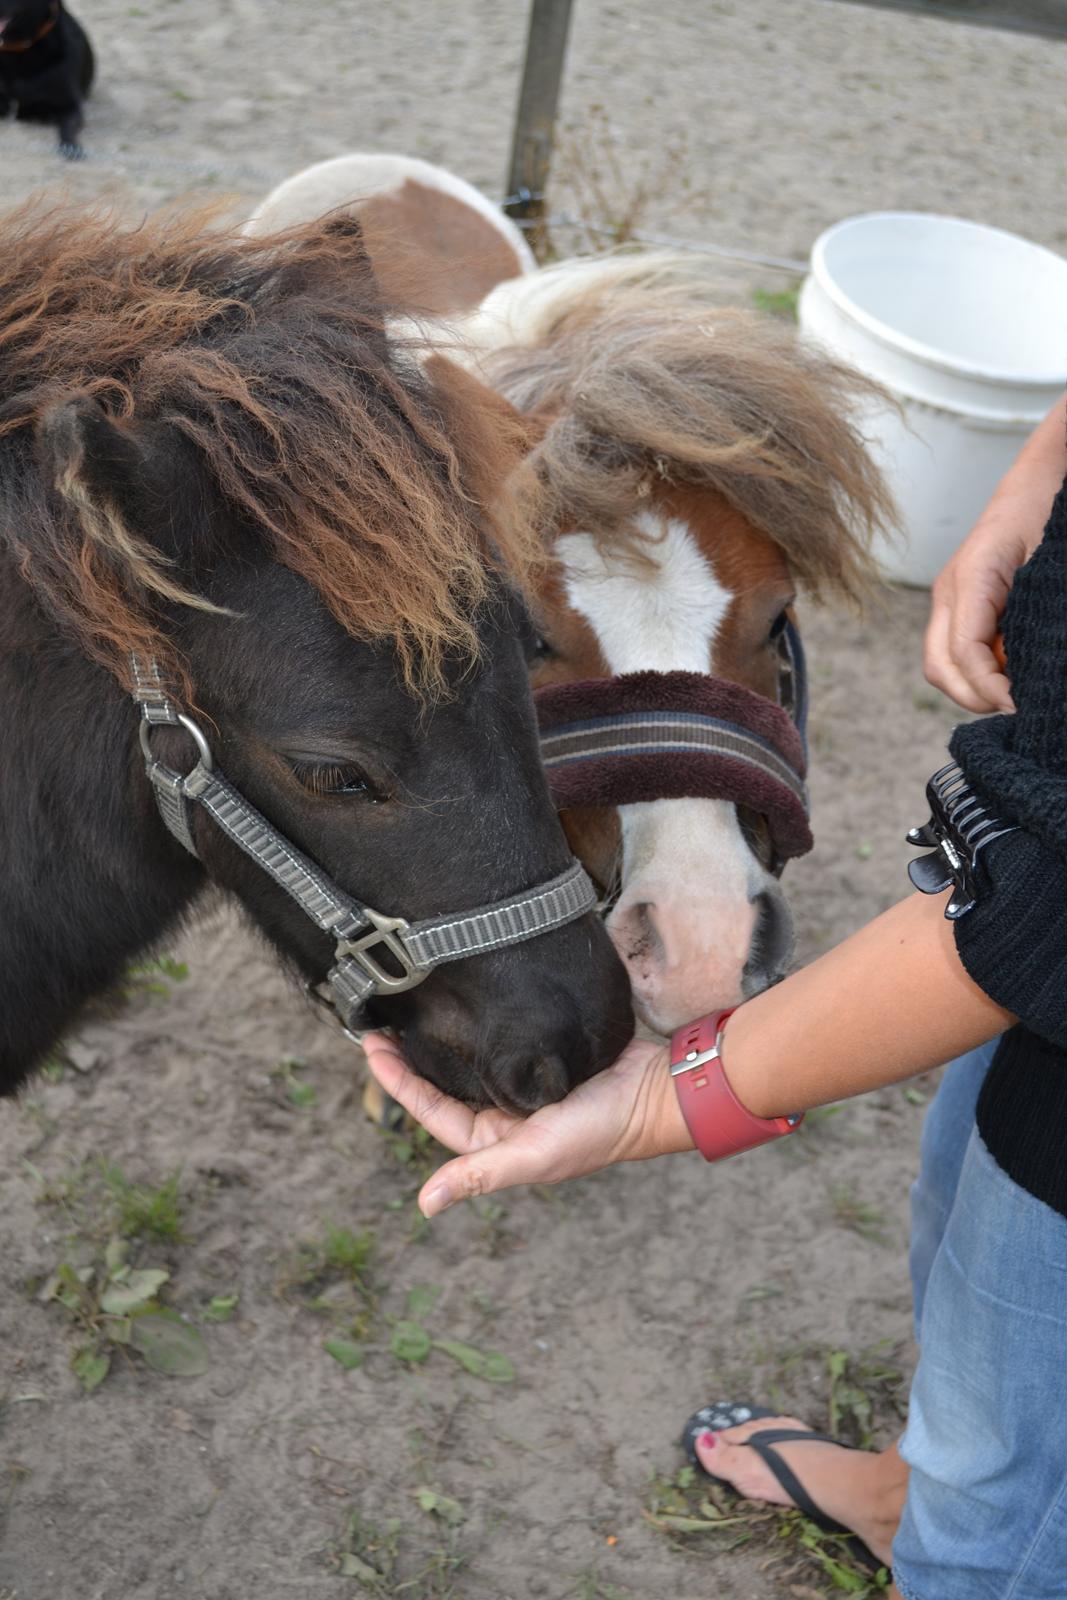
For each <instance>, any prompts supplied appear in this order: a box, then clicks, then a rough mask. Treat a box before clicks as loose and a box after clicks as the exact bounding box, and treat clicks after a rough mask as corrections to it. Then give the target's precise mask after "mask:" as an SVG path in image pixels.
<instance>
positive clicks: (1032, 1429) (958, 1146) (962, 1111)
mask: <svg viewBox="0 0 1067 1600" xmlns="http://www.w3.org/2000/svg"><path fill="white" fill-rule="evenodd" d="M995 1048H996V1041H994V1043H993V1044H991V1045H987V1046H984V1047H983V1049H981V1050H977V1051H973V1052H972V1053H971V1054H970V1055H968V1056H962V1057H961V1058H960V1059H959V1061H956V1062H953V1063H952V1065H951V1066H950V1067H949V1069H948V1071H947V1073H946V1075H945V1079H944V1082H943V1084H942V1087H941V1089H940V1090H939V1092H938V1094H937V1097H936V1099H935V1100H934V1103H933V1105H932V1106H931V1107H930V1111H929V1113H928V1114H927V1119H926V1126H925V1127H924V1129H923V1140H922V1164H921V1170H920V1176H919V1179H918V1181H917V1183H916V1184H915V1186H914V1188H913V1190H912V1248H911V1270H912V1282H913V1288H914V1295H915V1319H916V1335H917V1338H918V1341H919V1346H920V1351H921V1354H920V1358H919V1365H918V1368H917V1369H916V1373H915V1380H914V1382H913V1384H912V1391H911V1404H910V1408H909V1413H908V1426H907V1429H906V1431H905V1434H904V1438H903V1441H902V1443H901V1447H900V1453H901V1455H902V1457H903V1458H904V1460H905V1461H906V1462H907V1463H908V1465H909V1467H910V1469H911V1475H910V1478H909V1482H908V1494H907V1499H906V1501H905V1505H904V1515H903V1517H902V1519H901V1524H900V1528H899V1530H898V1532H897V1536H896V1539H895V1541H894V1543H893V1577H894V1579H895V1581H896V1584H897V1587H898V1589H899V1590H900V1592H901V1594H902V1595H903V1596H904V1597H905V1600H1065V1597H1067V1219H1065V1218H1064V1217H1062V1216H1060V1215H1059V1213H1058V1212H1056V1211H1053V1210H1052V1209H1051V1207H1049V1206H1047V1205H1045V1204H1044V1203H1043V1202H1042V1201H1040V1200H1036V1199H1035V1198H1034V1197H1033V1196H1032V1195H1031V1194H1028V1193H1027V1191H1026V1190H1025V1189H1021V1188H1020V1187H1019V1186H1018V1184H1016V1183H1013V1182H1012V1180H1011V1179H1010V1178H1009V1177H1008V1176H1007V1174H1006V1173H1005V1172H1003V1171H1002V1170H1001V1168H1000V1167H998V1166H997V1164H996V1162H995V1161H994V1160H993V1158H992V1156H991V1155H990V1154H989V1152H988V1150H987V1149H986V1147H985V1145H984V1143H983V1142H982V1139H981V1138H980V1136H979V1134H978V1130H977V1128H976V1127H975V1123H974V1105H975V1101H976V1099H977V1097H978V1091H979V1089H980V1088H981V1084H982V1079H983V1078H984V1077H985V1073H986V1069H987V1068H988V1065H989V1062H990V1060H991V1059H992V1055H993V1051H994V1050H995ZM1020 1087H1021V1089H1022V1092H1025V1089H1024V1088H1023V1087H1022V1086H1020ZM1065 1158H1067V1154H1065Z"/></svg>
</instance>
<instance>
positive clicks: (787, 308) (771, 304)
mask: <svg viewBox="0 0 1067 1600" xmlns="http://www.w3.org/2000/svg"><path fill="white" fill-rule="evenodd" d="M799 300H800V284H799V283H794V284H793V285H792V287H791V288H789V289H753V291H752V304H753V305H754V306H755V307H756V310H757V311H765V312H766V313H767V314H768V315H769V316H772V317H786V318H788V320H789V321H790V322H796V320H797V305H798V302H799Z"/></svg>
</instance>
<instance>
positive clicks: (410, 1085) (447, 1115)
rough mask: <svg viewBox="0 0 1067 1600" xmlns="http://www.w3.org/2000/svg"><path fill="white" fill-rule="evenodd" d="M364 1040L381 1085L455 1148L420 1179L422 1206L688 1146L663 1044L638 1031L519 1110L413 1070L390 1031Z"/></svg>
mask: <svg viewBox="0 0 1067 1600" xmlns="http://www.w3.org/2000/svg"><path fill="white" fill-rule="evenodd" d="M363 1048H364V1050H365V1051H366V1054H367V1061H368V1063H369V1065H370V1069H371V1071H372V1072H373V1073H374V1076H375V1077H376V1078H377V1080H378V1082H379V1083H380V1084H381V1086H382V1088H383V1089H384V1090H385V1092H386V1094H389V1095H392V1097H393V1099H394V1100H396V1101H398V1102H399V1103H400V1105H402V1106H403V1107H404V1110H405V1111H408V1112H410V1114H411V1115H412V1116H413V1117H414V1118H415V1120H416V1122H419V1123H421V1124H422V1126H423V1127H424V1128H425V1129H426V1130H427V1132H428V1133H430V1134H432V1135H433V1137H434V1138H435V1139H437V1140H439V1141H440V1143H441V1144H443V1145H446V1146H447V1147H448V1148H449V1149H450V1150H455V1151H457V1152H458V1159H457V1160H455V1161H449V1162H446V1163H445V1165H444V1166H443V1167H440V1168H439V1169H438V1171H437V1172H435V1173H434V1175H433V1176H432V1177H431V1178H429V1179H428V1180H427V1181H426V1183H425V1184H424V1185H423V1187H422V1190H421V1191H420V1194H419V1207H420V1209H421V1210H422V1212H423V1214H424V1215H425V1216H428V1217H432V1216H435V1215H436V1214H437V1213H438V1212H440V1211H443V1210H444V1209H445V1208H446V1206H450V1205H451V1204H452V1203H453V1202H454V1201H456V1200H464V1199H470V1198H472V1197H473V1196H475V1195H480V1194H489V1193H491V1192H492V1191H493V1190H495V1189H507V1188H511V1187H512V1186H513V1185H515V1184H519V1183H558V1182H560V1180H561V1179H563V1178H580V1177H582V1176H584V1174H586V1173H588V1172H596V1171H597V1170H598V1169H599V1168H600V1167H607V1166H611V1165H612V1164H613V1163H614V1162H617V1161H637V1160H641V1159H643V1158H645V1157H646V1156H653V1155H662V1154H665V1153H666V1152H667V1151H669V1150H685V1149H692V1141H691V1140H690V1139H689V1137H688V1134H687V1133H686V1131H685V1125H684V1122H683V1121H682V1118H681V1114H680V1112H679V1111H678V1108H677V1100H676V1097H675V1095H674V1093H673V1089H672V1088H671V1084H670V1078H669V1075H668V1073H667V1052H666V1050H665V1048H664V1046H663V1045H660V1044H656V1043H654V1042H652V1041H651V1040H647V1039H634V1040H633V1041H632V1042H631V1043H630V1044H629V1045H628V1046H627V1047H626V1049H625V1050H624V1051H623V1053H622V1055H621V1056H620V1057H619V1059H618V1060H617V1061H616V1062H615V1063H614V1064H613V1065H612V1066H610V1067H608V1068H607V1069H606V1070H605V1071H604V1072H599V1073H597V1075H596V1077H594V1078H589V1079H587V1081H586V1082H585V1083H582V1084H579V1085H578V1087H577V1088H576V1089H572V1090H571V1092H570V1094H568V1095H567V1097H566V1098H565V1099H564V1100H559V1101H557V1102H556V1103H555V1104H554V1105H548V1106H543V1107H542V1109H541V1110H540V1111H535V1112H534V1114H533V1115H532V1116H529V1117H519V1116H514V1115H512V1114H511V1113H510V1112H507V1111H501V1110H499V1109H497V1108H495V1107H493V1108H490V1109H489V1110H487V1111H472V1110H471V1108H470V1107H469V1106H465V1105H464V1104H463V1103H462V1102H461V1101H459V1100H453V1099H452V1098H451V1096H449V1095H446V1094H444V1093H443V1092H442V1091H441V1090H440V1089H435V1088H434V1086H433V1084H431V1083H427V1081H426V1080H425V1079H424V1078H419V1077H416V1075H415V1073H413V1072H412V1071H411V1069H410V1068H409V1067H408V1065H407V1063H406V1062H405V1061H404V1058H403V1056H402V1055H401V1053H400V1049H399V1046H398V1045H397V1043H396V1041H395V1040H393V1039H391V1038H389V1037H388V1036H387V1035H386V1034H381V1033H368V1034H367V1035H366V1036H365V1037H364V1040H363Z"/></svg>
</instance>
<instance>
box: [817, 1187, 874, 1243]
mask: <svg viewBox="0 0 1067 1600" xmlns="http://www.w3.org/2000/svg"><path fill="white" fill-rule="evenodd" d="M830 1201H831V1204H832V1205H833V1209H834V1216H835V1217H836V1218H837V1220H838V1222H839V1223H840V1224H841V1226H842V1227H843V1228H848V1229H849V1230H850V1231H851V1232H852V1233H858V1234H859V1236H860V1238H861V1239H868V1240H870V1241H871V1242H872V1243H873V1244H888V1243H889V1240H888V1239H887V1237H886V1233H885V1222H886V1218H885V1214H884V1212H881V1211H879V1210H877V1208H876V1207H875V1206H869V1205H867V1204H866V1202H865V1201H863V1200H861V1199H860V1198H859V1196H858V1195H857V1194H856V1193H855V1191H854V1190H853V1189H852V1187H851V1186H850V1185H849V1184H846V1183H839V1184H836V1185H835V1186H834V1188H832V1189H831V1190H830Z"/></svg>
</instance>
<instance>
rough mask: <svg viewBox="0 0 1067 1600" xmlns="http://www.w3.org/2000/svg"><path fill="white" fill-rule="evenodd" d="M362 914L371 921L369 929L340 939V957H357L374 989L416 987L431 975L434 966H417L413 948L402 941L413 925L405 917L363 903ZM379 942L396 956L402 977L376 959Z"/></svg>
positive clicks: (396, 991) (392, 990)
mask: <svg viewBox="0 0 1067 1600" xmlns="http://www.w3.org/2000/svg"><path fill="white" fill-rule="evenodd" d="M363 915H364V916H365V917H366V919H367V921H368V922H369V923H370V924H371V929H370V932H369V933H363V934H361V935H360V936H359V938H358V939H339V940H338V941H337V960H338V961H344V960H346V959H347V960H349V961H355V962H356V964H357V965H358V966H361V967H362V968H363V970H364V972H365V973H366V974H367V976H368V977H369V978H371V979H372V981H373V983H374V986H375V989H376V990H377V991H378V992H385V993H387V994H400V993H402V992H403V990H405V989H414V988H415V987H416V985H418V984H420V983H422V982H423V980H424V979H425V978H428V977H429V976H430V970H431V969H430V968H429V967H419V966H416V964H415V962H414V961H413V960H412V957H411V953H410V951H409V950H408V949H407V947H406V946H405V944H404V943H403V936H404V934H405V933H408V932H409V931H410V929H411V924H410V923H409V922H408V921H407V919H406V918H405V917H386V916H383V915H382V913H381V912H380V911H373V910H372V909H371V908H370V906H365V907H363ZM378 946H381V947H382V948H383V949H385V950H388V952H389V954H390V955H391V956H392V958H393V960H394V961H396V962H397V964H398V965H399V966H400V967H401V968H402V969H403V971H402V973H401V976H400V977H397V976H396V974H395V973H392V972H388V971H387V970H386V969H385V968H384V967H383V966H381V965H380V964H379V962H377V961H375V959H374V957H373V956H372V955H371V951H372V950H374V949H376V948H377V947H378Z"/></svg>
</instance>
